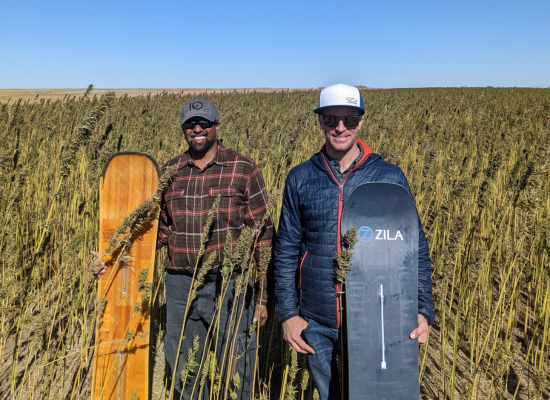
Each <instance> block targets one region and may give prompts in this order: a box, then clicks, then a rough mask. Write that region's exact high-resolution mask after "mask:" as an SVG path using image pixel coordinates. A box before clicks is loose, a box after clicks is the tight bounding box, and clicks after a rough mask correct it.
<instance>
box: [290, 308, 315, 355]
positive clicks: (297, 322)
mask: <svg viewBox="0 0 550 400" xmlns="http://www.w3.org/2000/svg"><path fill="white" fill-rule="evenodd" d="M306 328H307V322H306V320H305V319H303V318H302V317H300V316H298V315H297V316H295V317H292V318H290V319H288V320H286V321H285V322H283V339H284V340H286V341H287V343H288V345H289V346H290V347H293V348H294V349H295V350H296V351H297V352H298V353H302V354H308V353H309V354H315V350H313V349H312V348H311V347H310V346H309V345H308V344H307V343H306V342H305V340H304V339H302V331H303V330H304V329H306Z"/></svg>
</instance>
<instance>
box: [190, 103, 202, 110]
mask: <svg viewBox="0 0 550 400" xmlns="http://www.w3.org/2000/svg"><path fill="white" fill-rule="evenodd" d="M191 107H193V109H194V110H200V109H201V108H202V107H203V105H202V103H201V102H200V101H195V102H194V103H193V104H191Z"/></svg>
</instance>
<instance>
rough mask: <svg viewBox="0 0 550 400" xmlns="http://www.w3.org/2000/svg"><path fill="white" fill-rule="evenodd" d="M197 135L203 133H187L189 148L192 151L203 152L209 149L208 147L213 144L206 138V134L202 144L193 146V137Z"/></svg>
mask: <svg viewBox="0 0 550 400" xmlns="http://www.w3.org/2000/svg"><path fill="white" fill-rule="evenodd" d="M197 136H203V135H197V134H194V133H192V134H191V135H189V139H187V144H188V145H189V149H190V150H191V151H192V152H193V153H196V154H204V153H206V152H207V151H208V150H210V148H211V147H212V145H213V144H214V141H213V140H210V139H208V136H206V140H205V141H204V143H203V144H201V145H200V146H195V144H194V143H193V138H195V137H197Z"/></svg>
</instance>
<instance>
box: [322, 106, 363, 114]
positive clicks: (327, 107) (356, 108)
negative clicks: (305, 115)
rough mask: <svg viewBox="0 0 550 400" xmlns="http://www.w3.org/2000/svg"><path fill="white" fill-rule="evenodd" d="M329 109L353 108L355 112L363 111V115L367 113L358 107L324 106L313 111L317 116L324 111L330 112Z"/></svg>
mask: <svg viewBox="0 0 550 400" xmlns="http://www.w3.org/2000/svg"><path fill="white" fill-rule="evenodd" d="M329 108H353V109H355V110H359V111H361V115H363V114H364V113H365V110H363V109H362V108H361V107H357V106H348V105H340V104H338V105H334V106H324V107H317V108H316V109H315V110H313V112H314V113H315V114H321V113H322V112H323V111H324V110H328V109H329Z"/></svg>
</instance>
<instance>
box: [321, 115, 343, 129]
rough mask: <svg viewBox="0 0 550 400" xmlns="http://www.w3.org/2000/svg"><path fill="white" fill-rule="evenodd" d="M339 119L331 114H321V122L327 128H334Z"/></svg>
mask: <svg viewBox="0 0 550 400" xmlns="http://www.w3.org/2000/svg"><path fill="white" fill-rule="evenodd" d="M338 122H339V119H338V118H337V117H334V116H332V115H323V124H325V126H326V127H327V128H335V127H336V125H338Z"/></svg>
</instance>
